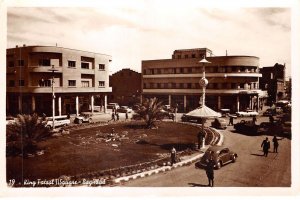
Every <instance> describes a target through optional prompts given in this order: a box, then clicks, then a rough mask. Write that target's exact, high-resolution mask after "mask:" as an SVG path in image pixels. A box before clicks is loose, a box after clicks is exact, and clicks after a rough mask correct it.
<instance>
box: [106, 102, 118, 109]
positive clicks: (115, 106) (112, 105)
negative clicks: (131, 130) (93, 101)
mask: <svg viewBox="0 0 300 200" xmlns="http://www.w3.org/2000/svg"><path fill="white" fill-rule="evenodd" d="M119 107H120V106H119V104H118V103H109V104H107V109H113V108H115V109H118V108H119Z"/></svg>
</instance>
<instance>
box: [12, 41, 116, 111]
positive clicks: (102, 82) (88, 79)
mask: <svg viewBox="0 0 300 200" xmlns="http://www.w3.org/2000/svg"><path fill="white" fill-rule="evenodd" d="M6 59H7V67H6V79H7V87H6V88H7V89H6V100H7V101H6V110H7V114H17V113H32V112H37V113H39V114H41V113H45V114H46V115H51V113H52V97H53V96H52V78H54V79H53V80H54V85H53V88H54V92H55V96H54V98H55V114H56V115H62V114H72V113H74V114H79V113H80V112H81V111H86V110H92V111H93V110H94V105H98V106H100V107H103V109H104V108H105V107H106V102H107V95H108V94H109V93H110V92H111V91H112V90H111V88H110V87H109V63H110V62H111V59H112V57H111V56H109V55H105V54H99V53H92V52H87V51H80V50H74V49H68V48H63V47H57V46H25V45H23V47H18V46H16V48H10V49H7V51H6ZM52 68H54V69H55V71H53V70H52Z"/></svg>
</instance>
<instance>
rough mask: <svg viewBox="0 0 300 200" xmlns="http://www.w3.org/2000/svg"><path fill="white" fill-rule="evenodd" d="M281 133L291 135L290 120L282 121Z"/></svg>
mask: <svg viewBox="0 0 300 200" xmlns="http://www.w3.org/2000/svg"><path fill="white" fill-rule="evenodd" d="M282 134H283V135H286V136H289V137H291V135H292V122H290V121H286V122H283V123H282Z"/></svg>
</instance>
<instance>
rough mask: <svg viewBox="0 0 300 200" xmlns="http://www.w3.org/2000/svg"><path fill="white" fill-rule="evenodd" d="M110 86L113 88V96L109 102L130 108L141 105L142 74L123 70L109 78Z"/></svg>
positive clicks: (109, 97)
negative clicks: (137, 104)
mask: <svg viewBox="0 0 300 200" xmlns="http://www.w3.org/2000/svg"><path fill="white" fill-rule="evenodd" d="M109 84H110V85H109V86H110V87H112V94H111V95H109V96H108V100H109V102H114V103H118V104H119V105H129V106H133V105H134V104H136V103H140V96H141V92H142V87H141V73H138V72H135V71H133V70H131V69H122V70H120V71H118V72H116V73H114V74H112V76H110V77H109Z"/></svg>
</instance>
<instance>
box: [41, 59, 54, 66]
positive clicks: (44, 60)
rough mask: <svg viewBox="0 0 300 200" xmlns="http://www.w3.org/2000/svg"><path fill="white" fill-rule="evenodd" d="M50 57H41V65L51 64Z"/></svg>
mask: <svg viewBox="0 0 300 200" xmlns="http://www.w3.org/2000/svg"><path fill="white" fill-rule="evenodd" d="M50 65H51V64H50V59H40V60H39V66H50Z"/></svg>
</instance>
